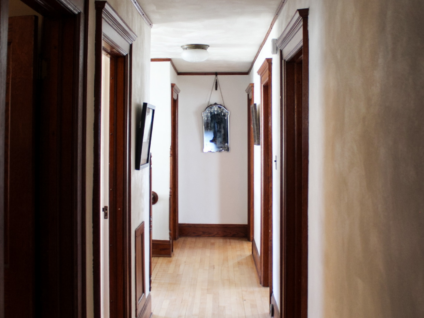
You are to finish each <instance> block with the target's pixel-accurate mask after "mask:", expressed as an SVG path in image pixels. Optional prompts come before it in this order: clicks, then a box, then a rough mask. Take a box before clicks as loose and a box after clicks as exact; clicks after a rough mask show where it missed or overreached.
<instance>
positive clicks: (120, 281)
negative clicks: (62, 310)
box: [93, 1, 137, 318]
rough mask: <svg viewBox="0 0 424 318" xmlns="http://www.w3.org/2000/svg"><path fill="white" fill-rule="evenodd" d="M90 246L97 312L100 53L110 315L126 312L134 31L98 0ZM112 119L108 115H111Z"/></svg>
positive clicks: (128, 301) (128, 303)
mask: <svg viewBox="0 0 424 318" xmlns="http://www.w3.org/2000/svg"><path fill="white" fill-rule="evenodd" d="M95 6H96V40H95V57H96V61H95V115H94V116H95V118H94V132H95V133H94V187H93V245H94V246H93V252H94V315H95V317H96V318H101V308H100V297H101V276H100V275H101V271H100V264H101V258H100V226H101V225H100V217H101V213H102V212H101V202H100V189H101V184H100V182H101V179H100V178H101V170H100V163H101V112H102V108H101V105H102V54H103V52H106V53H108V54H109V55H110V56H111V86H110V88H111V98H110V114H111V117H113V121H111V126H112V127H111V128H110V130H111V132H112V133H113V135H112V136H111V137H110V142H111V144H110V146H111V148H110V153H111V158H112V163H111V166H112V167H111V170H110V172H109V175H110V177H109V178H110V180H112V185H111V187H112V188H113V187H114V186H115V188H114V189H112V191H113V192H111V193H109V200H110V201H109V202H110V204H111V207H110V213H109V215H110V218H109V244H110V247H109V248H110V249H109V262H110V268H109V277H110V285H109V286H110V317H112V318H117V317H119V318H121V317H122V318H130V317H131V311H132V307H131V304H132V297H131V237H132V232H131V113H132V110H131V78H132V74H131V70H132V65H131V63H132V54H131V52H132V43H133V42H134V41H135V39H136V37H137V36H136V35H135V33H134V32H133V31H132V30H131V29H130V28H129V27H128V25H127V24H126V23H125V22H124V20H122V18H121V17H120V16H119V15H118V14H117V13H116V11H115V10H114V9H113V8H112V7H111V6H110V5H109V4H108V3H107V2H106V1H96V4H95ZM111 119H112V118H111Z"/></svg>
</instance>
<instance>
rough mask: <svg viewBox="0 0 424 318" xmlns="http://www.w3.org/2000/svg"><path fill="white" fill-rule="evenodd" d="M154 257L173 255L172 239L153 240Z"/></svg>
mask: <svg viewBox="0 0 424 318" xmlns="http://www.w3.org/2000/svg"><path fill="white" fill-rule="evenodd" d="M152 256H153V257H172V242H171V240H152Z"/></svg>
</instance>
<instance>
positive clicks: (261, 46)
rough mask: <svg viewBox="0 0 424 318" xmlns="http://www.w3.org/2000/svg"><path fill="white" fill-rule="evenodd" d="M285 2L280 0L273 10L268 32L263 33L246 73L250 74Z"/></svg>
mask: <svg viewBox="0 0 424 318" xmlns="http://www.w3.org/2000/svg"><path fill="white" fill-rule="evenodd" d="M286 2H287V0H282V1H281V2H280V4H279V5H278V8H277V10H276V12H275V15H274V19H272V22H271V25H270V26H269V29H268V32H267V33H266V34H265V38H264V39H263V41H262V43H261V45H260V46H259V49H258V52H257V53H256V55H255V57H254V59H253V62H252V65H250V68H249V70H248V71H247V74H250V72H251V71H252V69H253V66H254V65H255V62H256V60H257V59H258V57H259V54H261V52H262V49H263V48H264V46H265V43H266V41H267V40H268V37H269V35H270V34H271V31H272V28H273V27H274V24H275V22H277V19H278V17H279V16H280V13H281V11H282V10H283V8H284V5H285V4H286Z"/></svg>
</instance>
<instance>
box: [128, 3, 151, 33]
mask: <svg viewBox="0 0 424 318" xmlns="http://www.w3.org/2000/svg"><path fill="white" fill-rule="evenodd" d="M131 2H132V3H133V5H134V7H135V8H136V9H137V11H138V13H140V15H141V17H142V18H143V20H144V22H146V24H147V25H148V26H149V27H150V28H152V27H153V22H152V20H150V18H149V16H148V15H147V13H146V11H144V9H143V8H142V7H141V5H140V3H139V2H138V1H137V0H131Z"/></svg>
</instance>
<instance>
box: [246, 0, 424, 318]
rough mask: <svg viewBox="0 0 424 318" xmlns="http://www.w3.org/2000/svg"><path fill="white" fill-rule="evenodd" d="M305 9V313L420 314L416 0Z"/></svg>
mask: <svg viewBox="0 0 424 318" xmlns="http://www.w3.org/2000/svg"><path fill="white" fill-rule="evenodd" d="M308 7H309V8H310V15H309V35H310V42H309V43H310V73H309V76H310V87H309V93H310V97H309V108H310V137H309V144H310V163H309V168H310V173H309V179H310V184H309V296H308V299H309V317H323V318H351V317H352V318H358V317H361V318H368V317H369V318H371V317H372V318H375V317H382V318H383V317H384V318H386V317H396V318H397V317H424V248H423V245H424V230H423V229H424V168H423V163H424V162H423V158H424V141H423V140H424V126H423V124H422V120H423V118H424V107H423V100H424V54H423V51H424V28H423V21H424V1H421V0H410V1H394V0H373V1H367V0H357V1H346V0H318V1H317V0H315V1H306V0H298V1H296V0H288V1H287V3H286V5H285V7H284V9H283V11H282V13H281V15H280V17H279V19H278V21H277V23H276V25H275V27H274V30H273V33H272V36H274V37H278V36H279V35H280V34H281V32H282V31H283V30H284V28H285V26H286V25H287V23H288V21H289V20H290V18H291V17H292V16H293V14H294V12H295V10H296V9H300V8H308ZM265 57H273V58H274V62H277V57H276V56H272V55H267V56H261V59H258V62H257V64H258V63H259V64H260V63H262V62H263V58H265ZM277 63H278V62H277ZM251 76H252V80H255V77H256V76H257V75H256V74H253V73H252V74H251ZM278 94H279V91H278V88H277V87H276V86H274V98H273V101H274V100H276V98H278ZM275 107H276V105H274V108H273V112H274V111H275V112H276V113H277V112H278V110H277V109H275ZM274 115H275V114H274ZM273 125H274V122H273ZM274 129H275V127H274ZM274 134H275V130H274ZM279 150H280V148H279V145H275V144H274V149H273V151H274V153H275V154H278V153H279ZM277 213H278V210H277V211H276V210H275V209H274V216H276V214H277ZM275 256H278V255H275Z"/></svg>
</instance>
